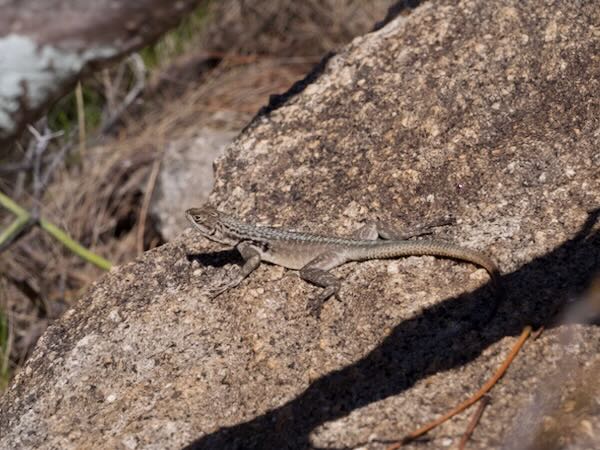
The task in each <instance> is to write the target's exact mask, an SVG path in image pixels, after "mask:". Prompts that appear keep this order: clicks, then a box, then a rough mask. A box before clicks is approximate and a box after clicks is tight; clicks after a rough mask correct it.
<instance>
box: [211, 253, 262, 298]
mask: <svg viewBox="0 0 600 450" xmlns="http://www.w3.org/2000/svg"><path fill="white" fill-rule="evenodd" d="M236 249H237V251H238V252H240V255H242V258H243V259H244V265H243V266H242V268H241V269H240V272H239V273H238V274H237V275H236V277H235V278H234V279H233V280H231V281H230V282H228V283H224V284H222V285H220V286H218V287H217V288H215V289H212V290H211V294H212V298H216V297H218V296H219V295H221V294H222V293H223V292H225V291H227V290H229V289H231V288H234V287H236V286H237V285H238V284H240V283H241V282H242V281H243V280H244V278H246V277H247V276H248V275H250V274H251V273H252V272H254V270H255V269H256V268H257V267H258V266H260V262H261V258H260V253H259V252H258V250H256V248H254V247H253V246H252V244H250V243H248V242H240V243H239V244H238V245H237V246H236Z"/></svg>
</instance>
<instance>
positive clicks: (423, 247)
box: [185, 205, 500, 316]
mask: <svg viewBox="0 0 600 450" xmlns="http://www.w3.org/2000/svg"><path fill="white" fill-rule="evenodd" d="M185 214H186V217H187V218H188V220H189V221H190V222H191V223H192V225H193V227H194V228H195V229H196V230H197V231H199V232H200V234H201V235H202V236H204V237H206V238H208V239H210V240H212V241H214V242H218V243H221V244H225V245H228V246H231V247H234V248H235V249H237V251H238V252H239V253H240V255H241V256H242V258H243V260H244V264H243V266H242V268H241V270H240V272H239V274H238V275H237V276H236V277H235V278H234V279H232V280H231V281H230V282H228V283H224V284H222V285H220V286H219V287H217V288H216V289H214V290H213V293H214V297H216V296H218V295H220V294H221V293H223V292H225V291H227V290H228V289H231V288H234V287H236V286H237V285H239V284H240V283H241V282H242V281H243V280H244V279H245V278H246V277H248V276H249V275H250V274H251V273H252V272H253V271H254V270H255V269H256V268H257V267H258V266H260V264H261V262H263V261H265V262H268V263H271V264H276V265H279V266H283V267H285V268H288V269H293V270H298V271H299V275H300V278H302V279H303V280H305V281H307V282H309V283H311V284H314V285H316V286H319V287H322V288H323V290H322V291H321V293H320V294H319V295H318V296H317V297H316V298H315V299H313V300H312V301H311V303H310V309H311V311H312V313H313V314H315V315H316V316H319V314H320V311H321V307H322V305H323V303H324V302H325V301H326V300H327V299H329V298H330V297H332V296H336V297H338V293H339V290H340V287H341V281H340V280H339V278H337V277H336V276H335V275H333V274H332V273H330V272H329V271H330V270H331V269H333V268H335V267H338V266H340V265H342V264H345V263H347V262H350V261H366V260H370V259H389V258H397V257H402V256H424V255H430V256H437V257H443V258H452V259H457V260H462V261H466V262H469V263H472V264H475V265H478V266H481V267H483V268H484V269H485V270H486V271H487V272H488V274H489V275H490V278H491V279H492V282H493V283H494V285H495V286H496V287H497V285H498V280H499V276H500V271H499V269H498V266H497V265H496V263H495V262H494V261H493V260H492V259H491V258H489V257H488V256H486V255H485V254H483V253H481V252H479V251H475V250H471V249H468V248H465V247H461V246H459V245H455V244H451V243H447V242H444V241H440V240H432V239H427V240H408V239H407V238H408V237H413V236H414V235H400V234H399V233H397V232H395V231H393V230H392V229H391V228H389V227H387V226H385V225H384V224H382V223H377V222H370V223H367V224H365V225H364V226H363V227H361V228H360V229H359V230H357V232H355V233H354V235H353V236H352V237H348V238H344V237H337V236H324V235H321V234H314V233H306V232H299V231H290V230H286V229H282V228H274V227H268V226H259V225H253V224H250V223H246V222H243V221H242V220H240V219H238V218H236V217H234V216H232V215H229V214H225V213H223V212H220V211H218V210H217V209H216V208H214V207H213V206H210V205H205V206H203V207H200V208H191V209H188V210H187V211H186V212H185ZM379 238H381V239H379Z"/></svg>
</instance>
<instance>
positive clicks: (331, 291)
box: [300, 251, 347, 317]
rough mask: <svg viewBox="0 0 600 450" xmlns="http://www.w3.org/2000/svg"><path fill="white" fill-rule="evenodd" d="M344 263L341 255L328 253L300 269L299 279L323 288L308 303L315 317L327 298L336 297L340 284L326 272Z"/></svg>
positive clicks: (319, 312) (318, 314) (338, 280)
mask: <svg viewBox="0 0 600 450" xmlns="http://www.w3.org/2000/svg"><path fill="white" fill-rule="evenodd" d="M346 261H347V258H346V257H345V256H344V255H343V254H342V253H340V252H335V251H329V252H325V253H322V254H321V255H319V256H317V257H316V258H315V259H313V260H312V261H310V262H309V263H308V264H306V265H305V266H304V267H302V268H301V269H300V278H302V279H303V280H305V281H308V282H309V283H312V284H315V285H317V286H320V287H322V288H324V289H323V291H322V292H321V293H320V294H319V295H318V296H317V297H316V298H314V299H312V300H311V301H310V302H309V310H310V311H311V313H312V314H313V315H315V316H316V317H319V316H320V314H321V307H322V306H323V303H325V301H326V300H327V299H328V298H329V297H331V296H333V295H335V296H337V294H338V292H339V290H340V286H341V284H342V283H341V281H340V279H339V278H337V277H336V276H335V275H333V274H331V273H329V272H328V271H329V270H331V269H333V268H334V267H337V266H339V265H341V264H344V263H345V262H346Z"/></svg>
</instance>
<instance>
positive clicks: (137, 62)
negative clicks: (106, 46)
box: [99, 53, 146, 134]
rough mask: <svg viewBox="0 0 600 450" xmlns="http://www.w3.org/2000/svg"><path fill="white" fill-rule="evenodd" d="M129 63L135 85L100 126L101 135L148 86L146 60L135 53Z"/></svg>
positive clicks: (128, 59)
mask: <svg viewBox="0 0 600 450" xmlns="http://www.w3.org/2000/svg"><path fill="white" fill-rule="evenodd" d="M127 62H128V64H129V67H130V68H131V71H132V72H133V75H134V77H135V84H134V85H133V87H132V88H131V90H130V91H129V92H128V93H127V95H126V96H125V99H124V100H123V102H122V103H121V104H120V105H118V106H117V107H115V108H114V111H113V112H112V114H111V115H110V116H109V117H108V118H107V119H106V120H105V121H104V123H103V124H102V125H101V126H100V131H99V134H105V133H107V132H109V131H110V129H111V128H112V127H113V126H114V125H115V124H116V123H117V121H118V120H119V119H120V118H121V116H122V115H123V113H124V112H125V111H126V110H127V109H128V108H129V107H130V106H131V104H132V103H133V102H134V101H135V99H136V98H138V97H139V96H140V94H141V93H142V92H143V91H144V88H145V86H146V66H145V65H144V60H143V59H142V57H141V56H140V55H139V54H138V53H134V54H132V55H130V56H129V58H127Z"/></svg>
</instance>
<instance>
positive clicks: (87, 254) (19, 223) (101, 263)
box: [0, 192, 112, 270]
mask: <svg viewBox="0 0 600 450" xmlns="http://www.w3.org/2000/svg"><path fill="white" fill-rule="evenodd" d="M0 205H2V206H4V207H5V208H6V209H8V210H9V211H10V212H12V213H13V214H14V215H16V216H17V219H16V220H15V221H14V222H13V223H12V224H11V225H10V226H9V227H8V228H7V229H6V230H5V231H3V232H2V233H0V245H1V244H2V242H4V241H5V240H6V239H9V238H10V237H11V236H13V235H14V233H16V232H18V231H19V230H20V229H21V228H23V226H25V224H26V223H27V222H28V221H29V219H30V218H31V214H29V213H28V212H27V211H26V210H25V209H24V208H22V207H21V206H19V205H18V204H17V203H15V202H14V201H13V200H12V199H11V198H10V197H8V196H6V195H4V194H3V193H2V192H0ZM39 224H40V227H41V228H42V229H43V230H44V231H46V232H47V233H48V234H49V235H50V236H52V237H53V238H54V239H56V240H57V241H59V242H60V243H61V244H63V245H64V246H65V247H67V248H68V249H69V250H71V252H73V253H75V254H76V255H77V256H79V257H80V258H82V259H83V260H85V261H87V262H90V263H92V264H94V265H95V266H96V267H99V268H100V269H102V270H109V269H110V268H111V265H112V264H111V263H110V261H108V260H106V259H104V258H103V257H101V256H99V255H96V254H95V253H93V252H91V251H89V250H88V249H87V248H85V247H83V246H82V245H81V244H79V243H78V242H77V241H75V240H73V239H72V238H71V237H70V236H69V235H68V234H67V233H65V232H64V231H63V230H61V229H60V228H58V227H57V226H56V225H54V224H52V223H50V222H48V221H47V220H45V219H40V221H39Z"/></svg>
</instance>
